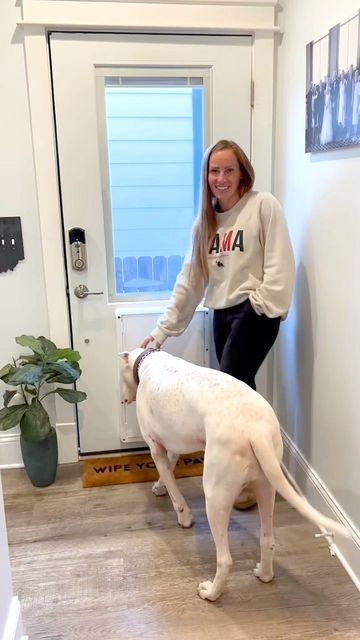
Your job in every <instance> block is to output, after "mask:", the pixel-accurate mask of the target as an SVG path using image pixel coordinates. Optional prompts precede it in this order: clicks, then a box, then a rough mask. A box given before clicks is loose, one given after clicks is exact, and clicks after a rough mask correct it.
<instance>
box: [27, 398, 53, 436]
mask: <svg viewBox="0 0 360 640" xmlns="http://www.w3.org/2000/svg"><path fill="white" fill-rule="evenodd" d="M20 429H21V435H22V437H23V438H24V440H29V441H31V442H34V441H36V440H44V438H46V436H48V435H49V433H50V430H51V425H50V420H49V416H48V414H47V412H46V411H45V409H44V407H43V406H42V404H41V403H40V402H39V401H38V400H37V399H36V398H34V400H33V401H32V404H31V405H30V406H28V408H27V410H26V411H24V413H23V415H22V417H21V420H20Z"/></svg>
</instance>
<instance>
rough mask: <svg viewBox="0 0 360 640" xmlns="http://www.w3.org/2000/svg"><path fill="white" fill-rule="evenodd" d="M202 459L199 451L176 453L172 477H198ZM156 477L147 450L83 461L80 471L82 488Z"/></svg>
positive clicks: (141, 480) (200, 473)
mask: <svg viewBox="0 0 360 640" xmlns="http://www.w3.org/2000/svg"><path fill="white" fill-rule="evenodd" d="M203 462H204V452H203V451H197V452H196V453H188V454H186V455H182V456H180V457H179V460H178V461H177V464H176V467H175V471H174V474H175V478H187V477H191V476H201V475H202V472H203ZM158 479H159V474H158V472H157V469H156V467H155V464H154V461H153V459H152V457H151V455H150V453H137V454H133V455H122V456H116V457H113V458H92V459H91V460H84V466H83V474H82V485H83V487H84V488H89V487H102V486H106V485H111V484H128V483H131V482H154V481H156V480H158Z"/></svg>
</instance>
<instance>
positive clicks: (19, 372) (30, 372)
mask: <svg viewBox="0 0 360 640" xmlns="http://www.w3.org/2000/svg"><path fill="white" fill-rule="evenodd" d="M43 378H44V370H43V367H42V366H41V365H37V364H24V365H21V366H20V367H17V368H16V369H14V371H13V372H11V374H10V375H8V376H7V379H6V383H7V384H10V385H15V386H17V385H19V384H32V385H36V384H38V383H39V382H40V381H42V380H43ZM45 378H46V376H45ZM45 378H44V379H45Z"/></svg>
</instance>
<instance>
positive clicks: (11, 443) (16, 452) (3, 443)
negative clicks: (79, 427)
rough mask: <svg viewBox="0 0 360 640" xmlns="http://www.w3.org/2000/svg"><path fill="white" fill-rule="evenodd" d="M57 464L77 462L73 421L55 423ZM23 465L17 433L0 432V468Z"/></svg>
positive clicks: (15, 467)
mask: <svg viewBox="0 0 360 640" xmlns="http://www.w3.org/2000/svg"><path fill="white" fill-rule="evenodd" d="M56 432H57V437H58V448H59V464H66V463H69V462H77V461H78V459H79V455H78V444H77V431H76V423H75V422H62V423H57V425H56ZM23 466H24V464H23V459H22V455H21V449H20V434H19V433H7V432H4V433H0V470H1V469H17V468H22V467H23Z"/></svg>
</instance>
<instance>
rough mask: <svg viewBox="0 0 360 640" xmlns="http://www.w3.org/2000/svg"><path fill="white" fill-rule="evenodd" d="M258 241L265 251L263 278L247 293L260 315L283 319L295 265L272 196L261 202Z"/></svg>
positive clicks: (283, 218)
mask: <svg viewBox="0 0 360 640" xmlns="http://www.w3.org/2000/svg"><path fill="white" fill-rule="evenodd" d="M259 215H260V241H261V244H262V247H263V250H264V277H263V281H262V282H261V284H260V285H259V287H258V288H257V289H256V290H255V291H254V292H252V293H251V294H250V296H249V298H250V302H251V304H252V306H253V308H254V310H255V311H256V313H258V314H259V315H261V314H265V315H267V316H268V317H269V318H276V317H278V316H280V317H281V318H282V319H285V318H286V316H287V313H288V311H289V307H290V303H291V297H292V291H293V286H294V276H295V263H294V254H293V250H292V246H291V242H290V237H289V232H288V228H287V224H286V219H285V216H284V214H283V212H282V209H281V206H280V203H279V202H278V201H277V200H276V198H274V196H273V195H271V194H264V198H263V199H262V201H261V202H260V212H259Z"/></svg>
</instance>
